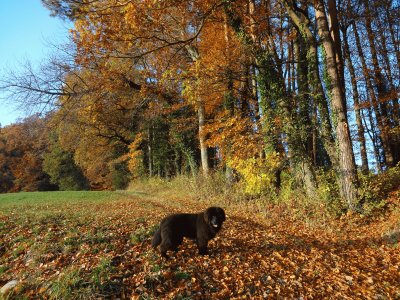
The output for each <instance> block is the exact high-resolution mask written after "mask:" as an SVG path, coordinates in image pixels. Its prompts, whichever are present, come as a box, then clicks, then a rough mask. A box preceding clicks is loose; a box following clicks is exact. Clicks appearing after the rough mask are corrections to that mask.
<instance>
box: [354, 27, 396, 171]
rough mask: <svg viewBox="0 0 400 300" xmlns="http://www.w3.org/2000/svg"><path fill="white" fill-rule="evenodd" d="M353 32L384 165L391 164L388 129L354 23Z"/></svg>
mask: <svg viewBox="0 0 400 300" xmlns="http://www.w3.org/2000/svg"><path fill="white" fill-rule="evenodd" d="M353 29H354V30H353V32H354V37H355V40H356V46H357V51H358V56H359V57H360V61H361V66H362V70H363V75H364V78H365V82H366V85H367V91H368V94H369V96H370V99H371V102H372V106H373V107H374V112H375V115H376V122H377V125H378V129H379V132H380V139H381V141H382V148H383V154H384V158H385V161H384V162H383V163H384V164H389V162H392V161H393V156H392V154H391V150H390V143H389V137H388V133H387V128H386V126H385V124H384V122H383V118H382V115H381V111H380V109H379V105H378V99H377V98H376V95H375V91H374V88H373V86H372V83H371V78H370V75H369V68H368V66H367V63H366V61H365V56H364V52H363V50H362V46H361V41H360V36H359V34H358V31H357V26H356V23H355V22H354V23H353Z"/></svg>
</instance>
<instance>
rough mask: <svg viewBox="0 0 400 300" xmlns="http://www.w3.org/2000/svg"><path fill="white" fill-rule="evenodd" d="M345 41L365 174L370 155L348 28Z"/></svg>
mask: <svg viewBox="0 0 400 300" xmlns="http://www.w3.org/2000/svg"><path fill="white" fill-rule="evenodd" d="M343 43H344V51H343V53H344V57H345V59H346V61H347V65H348V69H349V73H350V79H351V86H352V89H353V102H354V114H355V116H356V124H357V136H358V143H359V146H360V155H361V172H362V173H363V174H367V173H368V157H367V146H366V144H365V132H364V126H363V124H362V119H361V113H360V103H359V97H360V96H359V94H358V87H357V79H356V72H355V70H354V66H353V62H352V60H351V57H350V47H349V43H348V41H347V33H346V29H344V30H343Z"/></svg>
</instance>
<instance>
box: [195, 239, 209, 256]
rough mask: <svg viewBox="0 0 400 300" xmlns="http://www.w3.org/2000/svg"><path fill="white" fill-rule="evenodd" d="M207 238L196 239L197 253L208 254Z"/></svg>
mask: <svg viewBox="0 0 400 300" xmlns="http://www.w3.org/2000/svg"><path fill="white" fill-rule="evenodd" d="M207 244H208V241H207V240H205V241H204V240H198V241H197V247H198V248H199V254H200V255H206V254H208V249H207Z"/></svg>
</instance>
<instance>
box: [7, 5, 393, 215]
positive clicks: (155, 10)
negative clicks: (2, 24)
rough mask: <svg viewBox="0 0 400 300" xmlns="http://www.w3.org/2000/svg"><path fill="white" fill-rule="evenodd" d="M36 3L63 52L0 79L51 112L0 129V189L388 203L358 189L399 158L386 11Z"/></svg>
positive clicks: (354, 205) (358, 207)
mask: <svg viewBox="0 0 400 300" xmlns="http://www.w3.org/2000/svg"><path fill="white" fill-rule="evenodd" d="M42 2H43V4H44V5H45V6H46V7H47V8H48V9H49V10H50V12H51V14H52V15H54V16H57V17H61V18H67V19H69V21H71V22H72V23H73V28H71V30H70V41H71V44H70V45H68V46H67V45H66V46H60V48H59V50H60V49H61V50H62V51H60V52H61V53H59V56H58V57H54V58H51V59H49V61H48V62H47V65H46V64H45V65H43V66H42V68H41V69H40V70H38V71H35V70H32V68H31V67H28V68H27V70H26V73H24V74H16V73H12V72H11V73H10V76H9V77H7V78H4V79H2V81H1V82H2V84H1V85H0V87H1V88H4V89H6V90H7V91H8V92H9V93H10V94H9V95H10V97H14V98H15V100H16V101H21V102H23V103H25V104H27V105H32V106H33V107H35V105H36V107H37V106H40V105H41V104H42V103H46V104H48V105H50V107H47V108H50V109H51V112H49V113H48V114H47V116H45V117H36V119H34V120H25V121H22V122H21V123H19V124H14V125H11V126H7V127H6V128H3V129H2V132H1V149H2V152H1V153H2V154H1V155H2V156H1V166H2V172H1V176H2V178H4V180H2V185H1V190H2V191H19V190H39V189H42V188H45V189H53V188H58V189H82V188H91V189H121V188H126V187H127V185H128V184H129V182H130V181H132V180H140V179H143V178H153V177H155V176H157V177H161V178H174V177H176V176H178V175H187V176H192V177H193V176H197V175H198V174H202V175H204V176H205V177H206V178H207V177H209V178H212V176H214V175H215V174H218V173H224V174H225V176H226V182H225V183H224V184H227V185H229V186H230V187H232V188H233V189H235V190H238V189H240V190H241V191H242V192H243V194H244V195H245V196H244V198H247V199H250V198H257V197H261V198H262V197H266V198H268V199H274V200H276V199H279V198H281V199H283V198H285V199H286V198H290V195H287V193H288V190H292V191H294V192H293V195H294V196H295V195H296V194H297V193H301V194H305V195H306V196H307V197H308V198H310V199H315V198H316V199H318V198H324V197H325V198H327V199H328V200H327V201H325V202H324V205H325V204H326V203H332V202H335V201H336V202H339V203H341V208H340V209H339V211H340V212H344V211H346V210H352V211H358V212H363V205H364V204H365V203H369V202H379V201H380V200H382V199H383V198H384V197H385V196H383V195H384V194H385V195H387V193H382V194H381V196H379V197H378V198H379V199H374V197H371V196H370V195H369V194H368V192H366V191H365V190H364V189H365V187H364V178H368V177H370V176H372V177H374V176H375V175H376V174H377V173H384V172H387V171H388V170H390V169H395V168H396V166H398V163H399V160H400V156H399V153H400V151H399V149H400V148H399V147H400V146H399V145H400V144H399V140H400V139H399V134H398V133H399V130H398V128H399V119H400V116H399V100H398V86H399V68H398V66H399V63H400V62H399V56H398V53H399V51H398V50H399V49H398V41H397V40H396V35H395V30H396V28H397V27H396V22H395V21H396V20H397V19H398V13H397V11H396V9H395V8H398V3H397V2H395V1H383V2H379V3H375V2H373V1H368V0H362V1H344V2H343V1H342V2H337V1H334V0H329V1H322V0H318V1H314V2H313V3H308V2H307V1H284V0H276V1H275V0H274V1H254V0H246V1H244V0H241V1H215V0H207V1H204V0H202V1H197V0H195V1H189V2H188V1H172V2H171V1H153V0H144V1H135V0H133V1H127V2H121V1H117V0H107V1H97V0H95V1H80V0H78V1H75V0H74V1H70V0H56V1H53V0H52V1H47V0H43V1H42ZM374 32H382V35H381V36H378V35H376V34H374ZM364 37H365V38H364ZM378 41H379V42H378ZM380 41H382V43H381V42H380ZM378 45H379V46H378ZM30 122H31V123H32V122H33V123H34V124H33V123H32V124H33V125H35V126H41V127H42V128H44V129H43V130H40V131H38V132H36V133H35V132H32V129H31V128H30V127H31V125H30V124H31V123H30ZM28 127H29V128H28ZM33 127H34V126H33ZM21 130H23V131H24V132H22V131H21ZM39 133H40V134H39ZM18 143H20V144H18ZM61 158H62V159H61ZM397 168H398V167H397ZM394 173H395V174H397V173H396V172H394ZM216 176H218V175H216ZM25 177H26V178H25ZM389 181H396V179H393V178H392V177H391V179H390V180H389ZM78 182H81V183H82V184H78ZM288 187H289V188H288ZM222 188H223V187H221V189H222ZM392 189H395V186H394V185H393V186H392ZM378 194H379V193H378ZM336 199H339V200H336Z"/></svg>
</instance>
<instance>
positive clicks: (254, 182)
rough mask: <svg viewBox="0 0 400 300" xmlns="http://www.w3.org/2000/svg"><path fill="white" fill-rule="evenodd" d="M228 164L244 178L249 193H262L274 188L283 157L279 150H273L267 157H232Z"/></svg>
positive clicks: (245, 188)
mask: <svg viewBox="0 0 400 300" xmlns="http://www.w3.org/2000/svg"><path fill="white" fill-rule="evenodd" d="M227 164H228V166H230V167H231V168H233V169H235V170H236V171H237V172H238V173H239V174H240V175H241V176H242V178H243V181H242V184H244V191H245V193H247V194H249V195H260V194H263V193H265V192H267V191H269V190H271V189H272V187H273V186H274V181H275V172H276V170H277V169H278V168H279V167H280V164H281V157H280V155H279V153H277V152H271V153H268V154H267V155H266V158H254V157H253V158H247V159H240V158H237V157H235V158H232V159H228V161H227Z"/></svg>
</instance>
